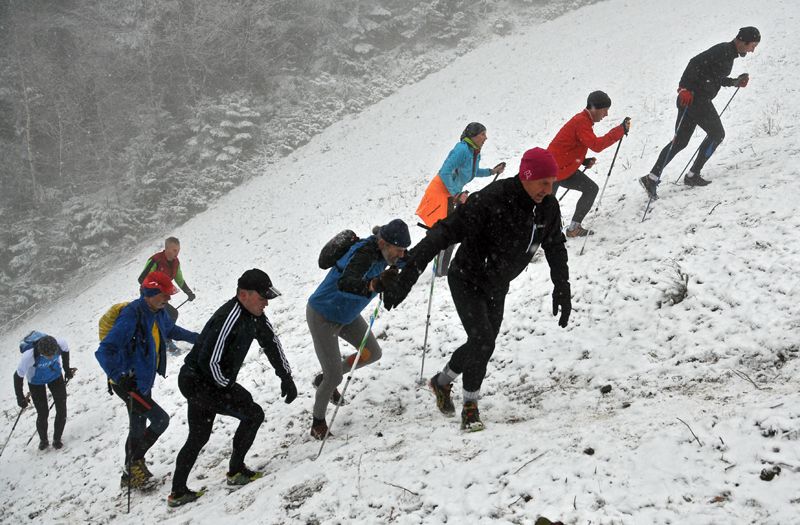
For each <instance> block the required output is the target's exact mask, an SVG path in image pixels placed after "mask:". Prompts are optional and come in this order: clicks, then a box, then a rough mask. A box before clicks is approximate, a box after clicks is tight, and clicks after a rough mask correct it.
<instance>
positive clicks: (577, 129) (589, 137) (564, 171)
mask: <svg viewBox="0 0 800 525" xmlns="http://www.w3.org/2000/svg"><path fill="white" fill-rule="evenodd" d="M592 126H594V122H592V117H591V116H590V115H589V111H588V110H585V109H584V110H583V111H581V112H580V113H578V114H577V115H575V116H574V117H572V118H571V119H569V121H568V122H567V123H566V124H564V126H563V127H562V128H561V129H560V130H558V133H556V136H555V138H553V141H552V142H550V145H549V146H547V151H549V152H550V153H551V154H552V155H553V157H554V158H555V159H556V164H557V165H558V174H557V175H556V180H557V181H560V180H564V179H568V178H569V177H570V176H571V175H572V174H573V173H575V171H577V169H578V167H579V166H580V165H581V162H583V159H585V158H586V151H587V150H589V149H591V150H592V151H594V152H600V151H603V150H604V149H606V148H607V147H609V146H610V145H612V144H614V143H615V142H617V141H618V140H619V139H621V138H622V135H624V134H625V130H624V129H623V128H622V125H619V126H615V127H613V128H611V130H610V131H609V132H608V133H606V134H605V135H603V136H602V137H598V136H596V135H595V134H594V130H593V129H592Z"/></svg>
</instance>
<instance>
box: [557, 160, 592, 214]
mask: <svg viewBox="0 0 800 525" xmlns="http://www.w3.org/2000/svg"><path fill="white" fill-rule="evenodd" d="M558 188H568V189H570V190H574V191H577V192H580V194H581V197H580V198H579V199H578V204H576V205H575V213H574V214H573V215H572V220H573V221H575V222H577V223H579V224H580V223H581V222H583V219H584V217H586V214H587V213H589V210H591V209H592V205H593V204H594V199H595V198H596V197H597V191H598V187H597V184H595V182H594V181H593V180H592V179H590V178H589V176H588V175H587V174H585V173H584V172H582V171H580V170H578V171H576V172H575V173H573V174H572V175H570V177H569V178H568V179H564V180H560V181H558V182H556V183H555V184H553V195H554V196H555V194H556V190H557V189H558Z"/></svg>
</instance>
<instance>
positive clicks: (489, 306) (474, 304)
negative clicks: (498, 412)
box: [447, 273, 506, 392]
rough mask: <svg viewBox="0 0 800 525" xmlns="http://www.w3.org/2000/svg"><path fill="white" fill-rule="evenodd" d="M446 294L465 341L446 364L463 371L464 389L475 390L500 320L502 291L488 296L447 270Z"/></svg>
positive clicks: (480, 381) (483, 373) (492, 346)
mask: <svg viewBox="0 0 800 525" xmlns="http://www.w3.org/2000/svg"><path fill="white" fill-rule="evenodd" d="M447 282H448V283H449V284H450V293H451V294H452V296H453V302H454V303H455V306H456V311H457V312H458V317H459V318H460V319H461V324H462V325H464V329H465V330H466V332H467V342H466V343H464V344H463V345H461V346H460V347H458V348H457V349H456V351H455V352H453V355H452V356H451V357H450V362H449V363H448V365H447V366H448V367H449V368H450V370H452V371H453V372H456V373H458V374H463V384H464V390H465V391H467V392H477V391H479V390H480V389H481V384H482V383H483V378H484V376H486V365H487V364H488V363H489V359H490V358H491V357H492V353H494V343H495V339H497V334H498V333H499V332H500V325H501V323H502V322H503V307H504V305H505V300H506V295H505V293H499V294H498V295H494V296H489V295H487V294H486V292H484V291H483V290H481V289H480V288H478V287H477V286H475V285H474V284H472V283H469V282H467V281H464V280H462V279H461V278H460V277H457V276H456V274H454V273H449V274H448V276H447Z"/></svg>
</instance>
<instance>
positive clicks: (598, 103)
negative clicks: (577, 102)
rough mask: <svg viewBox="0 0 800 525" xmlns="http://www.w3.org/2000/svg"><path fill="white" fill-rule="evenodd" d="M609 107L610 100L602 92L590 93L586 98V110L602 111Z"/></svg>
mask: <svg viewBox="0 0 800 525" xmlns="http://www.w3.org/2000/svg"><path fill="white" fill-rule="evenodd" d="M610 107H611V98H610V97H609V96H608V95H606V94H605V93H603V92H602V91H592V92H591V93H589V96H588V97H587V98H586V109H603V108H610Z"/></svg>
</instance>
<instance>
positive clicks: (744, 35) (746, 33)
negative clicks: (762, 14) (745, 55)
mask: <svg viewBox="0 0 800 525" xmlns="http://www.w3.org/2000/svg"><path fill="white" fill-rule="evenodd" d="M736 38H738V39H739V40H741V41H742V42H747V43H748V44H749V43H750V42H761V33H759V32H758V29H756V28H755V27H753V26H747V27H742V28H741V29H739V34H737V35H736Z"/></svg>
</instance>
